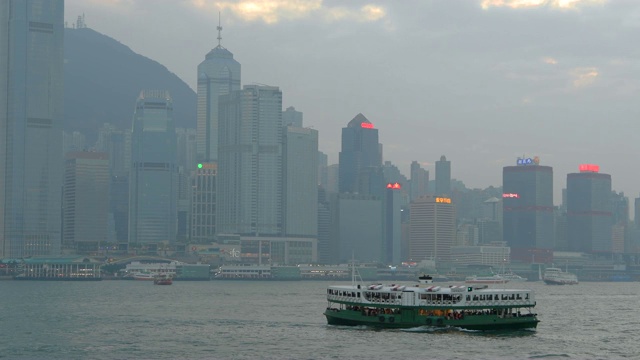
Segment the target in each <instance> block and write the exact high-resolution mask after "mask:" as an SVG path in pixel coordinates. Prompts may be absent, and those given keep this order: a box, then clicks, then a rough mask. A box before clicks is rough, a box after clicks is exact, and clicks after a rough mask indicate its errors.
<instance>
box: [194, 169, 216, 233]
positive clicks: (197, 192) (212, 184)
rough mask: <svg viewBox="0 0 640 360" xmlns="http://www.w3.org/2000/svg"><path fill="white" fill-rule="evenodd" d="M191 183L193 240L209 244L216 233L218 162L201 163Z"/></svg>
mask: <svg viewBox="0 0 640 360" xmlns="http://www.w3.org/2000/svg"><path fill="white" fill-rule="evenodd" d="M193 173H194V174H193V175H192V177H191V178H192V184H191V226H190V229H189V230H190V232H191V241H192V242H195V243H199V244H207V243H210V242H213V241H214V240H215V235H216V179H217V176H218V164H217V163H199V164H198V166H197V169H196V170H194V171H193Z"/></svg>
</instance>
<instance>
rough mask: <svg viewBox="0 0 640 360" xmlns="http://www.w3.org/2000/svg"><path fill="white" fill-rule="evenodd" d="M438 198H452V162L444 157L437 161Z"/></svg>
mask: <svg viewBox="0 0 640 360" xmlns="http://www.w3.org/2000/svg"><path fill="white" fill-rule="evenodd" d="M435 194H436V195H437V196H451V161H449V160H447V158H446V157H445V156H444V155H442V156H440V160H439V161H436V193H435Z"/></svg>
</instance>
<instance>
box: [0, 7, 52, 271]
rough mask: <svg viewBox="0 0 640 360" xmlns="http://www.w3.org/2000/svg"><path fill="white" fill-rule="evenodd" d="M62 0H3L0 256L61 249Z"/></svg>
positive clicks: (0, 36)
mask: <svg viewBox="0 0 640 360" xmlns="http://www.w3.org/2000/svg"><path fill="white" fill-rule="evenodd" d="M63 21H64V1H63V0H23V1H14V0H5V1H2V2H0V109H1V111H0V139H1V140H0V143H2V144H3V146H2V147H0V148H1V149H0V168H1V169H2V171H1V175H0V202H1V203H2V206H1V207H0V257H11V258H17V257H25V256H30V255H49V254H57V253H59V252H60V246H61V207H62V206H61V205H62V169H63V160H62V116H63V115H62V107H63V31H64V29H63Z"/></svg>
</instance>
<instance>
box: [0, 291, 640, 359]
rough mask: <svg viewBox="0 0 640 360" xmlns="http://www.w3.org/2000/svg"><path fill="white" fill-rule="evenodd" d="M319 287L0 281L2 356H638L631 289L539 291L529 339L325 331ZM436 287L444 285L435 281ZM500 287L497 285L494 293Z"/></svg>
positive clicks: (424, 331) (419, 331)
mask: <svg viewBox="0 0 640 360" xmlns="http://www.w3.org/2000/svg"><path fill="white" fill-rule="evenodd" d="M328 284H329V283H326V282H321V281H287V282H277V281H264V282H260V281H210V282H174V283H173V285H171V286H154V285H153V284H152V283H150V282H142V281H101V282H39V281H1V282H0V294H2V303H0V324H1V326H0V358H4V359H389V358H401V359H526V358H547V359H549V358H550V359H553V358H573V359H596V358H598V359H618V358H637V357H638V354H640V342H639V341H638V336H637V334H638V331H639V330H640V316H639V315H638V310H637V303H638V299H639V295H640V285H639V284H638V283H632V282H629V283H580V284H579V285H572V286H549V285H544V284H542V283H541V282H536V283H532V282H526V283H511V284H507V285H506V287H509V288H531V289H534V290H535V291H536V298H537V302H538V305H537V307H536V308H535V309H536V312H537V313H538V314H539V318H540V320H541V323H540V324H539V325H538V329H537V330H535V331H521V332H515V333H513V332H510V333H492V332H487V333H483V332H471V331H462V330H457V329H444V330H434V329H432V328H427V327H424V328H416V329H409V330H376V329H371V328H366V327H355V328H353V327H334V326H328V325H326V320H325V318H324V317H323V315H322V312H323V310H324V308H325V307H326V301H325V291H326V287H327V285H328ZM441 285H442V284H441ZM492 286H502V285H492Z"/></svg>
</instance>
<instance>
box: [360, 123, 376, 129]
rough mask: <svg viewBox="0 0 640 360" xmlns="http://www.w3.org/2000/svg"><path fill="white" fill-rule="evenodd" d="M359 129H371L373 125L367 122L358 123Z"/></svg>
mask: <svg viewBox="0 0 640 360" xmlns="http://www.w3.org/2000/svg"><path fill="white" fill-rule="evenodd" d="M360 127H361V128H364V129H373V124H372V123H368V122H363V123H360Z"/></svg>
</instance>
